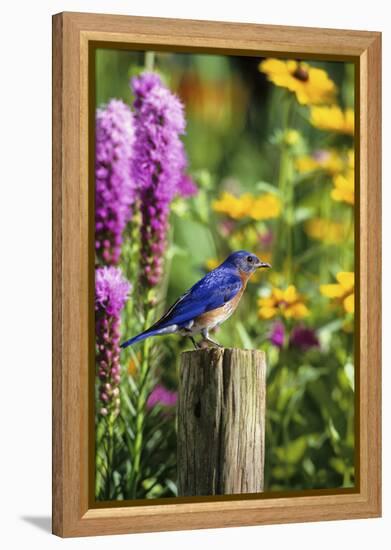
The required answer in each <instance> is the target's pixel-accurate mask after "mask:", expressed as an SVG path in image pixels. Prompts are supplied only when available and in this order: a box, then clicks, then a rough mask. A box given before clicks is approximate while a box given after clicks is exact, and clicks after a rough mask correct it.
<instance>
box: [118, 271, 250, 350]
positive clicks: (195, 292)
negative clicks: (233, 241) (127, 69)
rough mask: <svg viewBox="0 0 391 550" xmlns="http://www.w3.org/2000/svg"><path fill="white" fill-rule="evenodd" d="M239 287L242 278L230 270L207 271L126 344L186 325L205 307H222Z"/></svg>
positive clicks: (122, 345) (203, 311) (207, 309)
mask: <svg viewBox="0 0 391 550" xmlns="http://www.w3.org/2000/svg"><path fill="white" fill-rule="evenodd" d="M241 288H242V280H241V279H240V277H239V276H238V275H236V274H235V273H233V272H232V271H231V270H226V269H224V268H221V267H220V268H217V269H215V270H213V271H210V272H209V273H208V274H207V275H205V277H203V278H202V279H201V280H200V281H198V283H196V284H195V285H194V286H192V287H191V288H190V290H188V291H187V292H185V293H184V294H183V295H182V296H181V297H180V298H178V300H177V301H176V302H175V303H174V304H173V305H172V306H171V307H170V308H169V309H168V311H166V313H165V314H164V315H163V317H161V319H159V320H158V321H157V322H156V323H155V324H154V325H152V326H151V327H150V328H149V329H147V330H146V331H144V332H142V333H141V334H138V335H137V336H135V337H134V338H131V339H130V340H127V341H126V342H124V343H123V344H121V347H123V348H125V347H127V346H130V345H132V344H134V343H136V342H139V341H141V340H144V339H145V338H148V337H149V336H153V335H157V334H164V333H165V332H167V331H169V330H170V329H169V327H171V326H173V325H176V326H177V327H178V326H179V327H185V326H186V325H187V324H188V323H189V322H190V321H192V320H193V319H195V318H196V317H198V316H199V315H202V313H205V312H207V311H212V310H214V309H217V308H219V307H222V306H223V305H224V304H225V303H226V302H229V301H230V300H232V298H234V297H235V296H236V294H237V293H238V292H239V291H240V290H241Z"/></svg>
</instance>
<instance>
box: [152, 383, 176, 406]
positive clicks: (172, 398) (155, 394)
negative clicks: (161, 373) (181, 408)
mask: <svg viewBox="0 0 391 550" xmlns="http://www.w3.org/2000/svg"><path fill="white" fill-rule="evenodd" d="M177 400H178V394H177V392H175V391H171V390H168V389H167V388H165V387H164V386H162V385H161V384H158V385H157V386H155V387H154V389H153V390H152V392H151V393H150V394H149V397H148V400H147V407H148V408H149V409H152V407H154V406H155V405H163V406H165V407H173V406H175V405H176V403H177Z"/></svg>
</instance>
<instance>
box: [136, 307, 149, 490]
mask: <svg viewBox="0 0 391 550" xmlns="http://www.w3.org/2000/svg"><path fill="white" fill-rule="evenodd" d="M150 317H151V312H149V314H148V315H147V316H146V321H145V328H146V327H147V325H148V324H149V319H150ZM150 350H151V342H150V340H148V339H147V340H144V343H143V353H142V361H141V365H140V371H139V374H138V380H139V392H138V395H137V400H136V419H135V436H134V452H133V457H132V459H133V468H132V481H131V497H132V498H136V497H137V492H138V485H139V482H140V479H141V454H142V449H143V443H144V421H145V407H146V403H147V398H148V389H149V386H148V384H146V381H147V377H148V373H149V370H150Z"/></svg>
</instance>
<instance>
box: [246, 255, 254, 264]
mask: <svg viewBox="0 0 391 550" xmlns="http://www.w3.org/2000/svg"><path fill="white" fill-rule="evenodd" d="M247 261H248V262H249V263H250V264H251V263H252V262H253V261H254V260H253V257H252V256H247Z"/></svg>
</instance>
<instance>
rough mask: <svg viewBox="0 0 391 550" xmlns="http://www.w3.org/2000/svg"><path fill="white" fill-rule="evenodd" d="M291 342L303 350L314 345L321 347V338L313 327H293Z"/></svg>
mask: <svg viewBox="0 0 391 550" xmlns="http://www.w3.org/2000/svg"><path fill="white" fill-rule="evenodd" d="M289 344H290V345H291V346H294V347H295V348H298V349H300V350H301V351H306V350H308V349H310V348H313V347H319V340H318V337H317V335H316V332H315V331H314V330H313V329H312V328H308V327H304V326H300V325H299V326H296V327H294V328H293V329H292V332H291V335H290V338H289Z"/></svg>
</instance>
